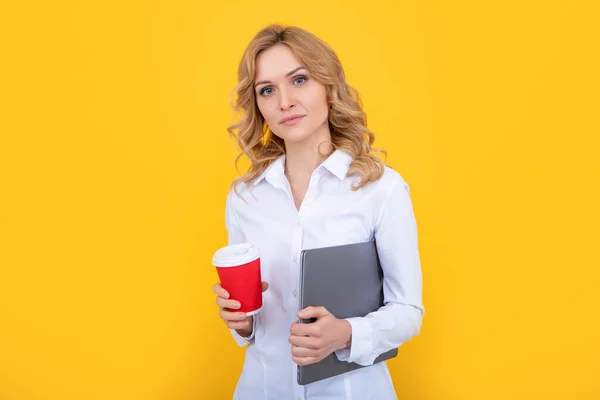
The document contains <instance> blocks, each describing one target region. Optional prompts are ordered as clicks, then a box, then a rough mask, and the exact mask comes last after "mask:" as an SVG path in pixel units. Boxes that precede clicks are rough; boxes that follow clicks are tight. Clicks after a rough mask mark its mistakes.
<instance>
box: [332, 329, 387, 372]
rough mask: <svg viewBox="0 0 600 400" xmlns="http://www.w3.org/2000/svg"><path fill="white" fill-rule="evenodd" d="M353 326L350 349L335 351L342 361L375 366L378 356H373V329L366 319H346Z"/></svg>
mask: <svg viewBox="0 0 600 400" xmlns="http://www.w3.org/2000/svg"><path fill="white" fill-rule="evenodd" d="M346 321H348V322H349V323H350V326H352V340H351V344H350V348H349V349H340V350H336V351H335V355H336V356H337V358H338V360H340V361H347V362H349V363H356V364H359V365H362V366H367V365H371V364H373V361H375V359H376V358H377V356H374V355H373V340H372V337H373V335H372V332H373V328H372V327H371V324H370V323H369V321H367V320H366V319H364V318H346Z"/></svg>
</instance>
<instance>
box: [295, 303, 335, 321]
mask: <svg viewBox="0 0 600 400" xmlns="http://www.w3.org/2000/svg"><path fill="white" fill-rule="evenodd" d="M330 314H331V313H330V312H329V311H327V309H326V308H325V307H322V306H320V307H312V306H310V307H306V308H305V309H304V310H300V311H299V312H298V317H300V318H304V319H306V318H323V317H326V316H328V315H330Z"/></svg>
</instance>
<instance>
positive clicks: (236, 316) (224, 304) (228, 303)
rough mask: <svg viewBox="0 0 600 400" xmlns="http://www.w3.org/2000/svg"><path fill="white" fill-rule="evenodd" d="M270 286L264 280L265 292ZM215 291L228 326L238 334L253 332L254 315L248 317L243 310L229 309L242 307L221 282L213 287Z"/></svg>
mask: <svg viewBox="0 0 600 400" xmlns="http://www.w3.org/2000/svg"><path fill="white" fill-rule="evenodd" d="M268 287H269V284H268V283H267V282H262V291H263V292H264V291H265V290H267V288H268ZM212 291H213V293H215V294H216V295H217V305H218V306H219V316H220V317H221V319H222V320H223V322H225V325H227V327H228V328H230V329H234V330H235V331H236V332H237V333H238V335H240V336H242V337H248V336H250V335H251V334H252V324H253V322H254V321H253V317H252V316H249V317H247V316H246V314H245V313H243V312H232V311H227V309H230V310H237V309H239V308H240V303H239V302H238V301H236V300H233V299H230V298H229V293H228V292H227V290H225V289H223V287H222V286H221V284H220V283H217V284H216V285H214V286H213V288H212Z"/></svg>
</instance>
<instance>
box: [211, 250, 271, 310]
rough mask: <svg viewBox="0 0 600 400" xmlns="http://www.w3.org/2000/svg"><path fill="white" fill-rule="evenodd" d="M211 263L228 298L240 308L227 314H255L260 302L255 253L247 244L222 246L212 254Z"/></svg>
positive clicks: (261, 303) (259, 283)
mask: <svg viewBox="0 0 600 400" xmlns="http://www.w3.org/2000/svg"><path fill="white" fill-rule="evenodd" d="M212 263H213V265H214V266H215V267H216V268H217V273H218V274H219V279H220V280H221V286H222V287H223V289H225V290H227V291H228V292H229V298H230V299H233V300H237V301H239V302H240V304H241V307H240V308H239V309H237V310H227V311H234V312H244V313H246V315H254V314H256V313H257V312H259V311H260V309H261V308H262V305H263V301H262V284H261V276H260V257H259V254H258V249H257V248H256V247H255V246H253V245H251V244H249V243H241V244H235V245H232V246H226V247H223V248H221V249H219V250H217V251H216V252H215V254H214V256H213V259H212Z"/></svg>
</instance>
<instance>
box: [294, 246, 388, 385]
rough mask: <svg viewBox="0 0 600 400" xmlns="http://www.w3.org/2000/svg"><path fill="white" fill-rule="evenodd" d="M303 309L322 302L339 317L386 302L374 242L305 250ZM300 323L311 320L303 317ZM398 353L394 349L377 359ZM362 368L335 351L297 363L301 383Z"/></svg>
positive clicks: (363, 312)
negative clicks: (305, 362)
mask: <svg viewBox="0 0 600 400" xmlns="http://www.w3.org/2000/svg"><path fill="white" fill-rule="evenodd" d="M299 303H300V304H299V306H300V309H303V308H305V307H308V306H323V307H325V308H327V310H329V312H331V313H332V314H333V315H334V316H335V317H336V318H352V317H364V316H365V315H367V314H369V313H370V312H373V311H377V310H378V309H379V308H380V307H381V306H383V271H382V270H381V265H380V263H379V257H378V255H377V247H376V245H375V242H372V241H371V242H363V243H356V244H349V245H342V246H333V247H325V248H317V249H307V250H303V251H302V253H301V264H300V302H299ZM299 322H300V323H312V322H314V319H311V320H302V319H301V320H300V321H299ZM397 355H398V349H397V348H395V349H392V350H390V351H388V352H386V353H383V354H381V355H379V357H377V358H376V359H375V363H378V362H381V361H384V360H388V359H390V358H392V357H396V356H397ZM358 368H362V366H361V365H359V364H356V363H349V362H347V361H339V360H338V358H337V356H336V355H335V353H331V354H330V355H329V356H327V357H326V358H324V359H323V360H321V361H319V362H318V363H315V364H311V365H307V366H298V384H300V385H306V384H308V383H312V382H316V381H320V380H322V379H326V378H330V377H332V376H336V375H340V374H343V373H345V372H349V371H354V370H356V369H358Z"/></svg>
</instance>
